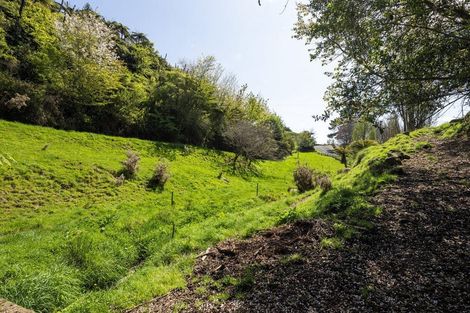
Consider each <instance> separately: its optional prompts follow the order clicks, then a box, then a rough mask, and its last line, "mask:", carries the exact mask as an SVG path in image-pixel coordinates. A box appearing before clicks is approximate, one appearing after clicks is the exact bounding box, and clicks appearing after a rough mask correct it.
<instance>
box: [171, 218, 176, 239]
mask: <svg viewBox="0 0 470 313" xmlns="http://www.w3.org/2000/svg"><path fill="white" fill-rule="evenodd" d="M171 224H172V225H173V230H172V231H171V239H173V238H175V232H176V225H175V222H171Z"/></svg>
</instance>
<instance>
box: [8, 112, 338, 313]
mask: <svg viewBox="0 0 470 313" xmlns="http://www.w3.org/2000/svg"><path fill="white" fill-rule="evenodd" d="M128 150H132V151H135V152H137V153H138V154H139V156H140V157H141V164H140V171H139V173H138V175H137V177H136V178H135V179H134V180H131V181H126V182H125V183H124V185H122V186H117V185H116V179H115V176H116V173H117V172H118V171H119V170H120V168H121V161H123V160H124V159H125V157H126V155H125V153H126V151H128ZM230 156H231V155H230V154H227V153H220V152H217V151H212V150H204V149H200V148H195V147H189V146H186V147H185V146H176V145H168V144H164V143H155V142H149V141H144V140H138V139H128V138H118V137H109V136H102V135H96V134H90V133H79V132H66V131H58V130H54V129H49V128H42V127H36V126H28V125H23V124H19V123H11V122H5V121H0V297H3V298H7V299H8V300H10V301H13V302H16V303H18V304H20V305H23V306H25V307H28V308H33V309H35V310H37V311H38V312H53V311H58V310H65V311H68V312H106V311H119V310H122V309H125V308H129V307H131V306H133V305H135V304H138V303H140V302H142V301H145V300H148V299H150V298H152V297H153V296H156V295H160V294H163V293H165V292H167V291H169V290H170V289H172V288H175V287H180V286H183V285H184V276H185V274H187V273H188V272H189V271H190V270H191V265H192V263H193V260H194V256H195V255H197V254H198V253H200V252H201V251H203V250H204V249H205V248H207V247H208V246H210V245H212V244H214V243H216V242H218V241H220V240H223V239H225V238H228V237H233V236H246V235H249V234H251V233H253V232H254V231H256V230H259V229H262V228H267V227H270V226H273V225H274V224H276V223H278V222H279V220H281V219H283V217H285V216H286V212H290V211H289V210H292V208H291V207H292V206H293V205H295V203H296V202H297V201H299V200H301V199H302V198H303V197H305V195H296V194H290V193H289V192H288V188H289V187H291V186H293V181H292V172H293V170H294V168H295V166H296V164H297V162H301V163H308V164H309V165H310V166H311V167H314V168H317V169H319V170H321V171H324V172H328V173H336V171H337V170H338V169H340V168H341V167H342V166H341V164H340V163H339V162H338V161H336V160H334V159H332V158H329V157H325V156H321V155H318V154H315V153H301V154H300V155H295V156H293V157H290V158H288V159H286V160H284V161H279V162H271V161H270V162H262V163H260V164H258V165H257V166H258V169H257V173H256V174H253V173H251V174H244V175H240V174H237V175H233V174H230V167H229V166H228V165H227V160H228V159H229V158H230ZM297 158H299V160H298V159H297ZM159 161H164V162H167V163H168V164H169V168H170V172H171V179H170V180H169V182H168V183H167V185H166V186H165V190H164V191H161V192H159V191H153V190H151V189H148V188H147V187H146V186H147V182H148V180H149V179H150V177H151V175H152V171H153V169H154V167H155V164H156V163H157V162H159ZM221 172H223V175H222V177H221V178H219V176H220V175H219V174H220V173H221ZM257 184H259V196H258V197H256V186H257ZM171 192H174V196H175V205H174V206H173V207H172V205H171V200H170V199H171Z"/></svg>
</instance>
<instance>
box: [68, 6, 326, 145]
mask: <svg viewBox="0 0 470 313" xmlns="http://www.w3.org/2000/svg"><path fill="white" fill-rule="evenodd" d="M69 2H70V4H71V5H77V7H82V6H83V5H84V4H85V3H86V2H89V3H90V4H91V6H92V7H93V8H94V9H97V10H98V11H99V12H100V13H101V14H102V15H104V16H105V17H106V18H107V19H111V20H116V21H119V22H121V23H123V24H125V25H127V26H129V27H130V28H131V29H132V30H133V31H138V32H142V33H145V34H146V35H147V36H148V37H149V38H150V39H151V40H152V41H153V42H154V43H155V47H156V48H157V50H158V51H159V52H160V53H161V54H162V55H163V56H164V55H167V58H168V60H169V61H170V62H172V63H177V62H178V61H180V60H181V59H189V60H192V59H196V58H198V57H200V56H203V55H213V56H215V57H216V58H217V60H218V61H219V62H220V63H221V64H222V65H223V66H224V68H225V69H226V70H227V72H230V73H233V74H235V75H236V76H237V77H238V80H239V83H240V84H243V83H246V84H248V86H249V89H250V90H252V91H253V92H254V93H259V94H261V95H262V96H263V97H264V98H267V99H269V106H270V108H271V109H272V110H273V111H275V112H276V113H277V114H279V115H280V116H281V117H282V119H283V120H284V122H285V123H286V124H287V126H289V127H290V128H292V129H293V130H295V131H301V130H310V129H314V130H315V133H316V135H317V136H316V137H317V138H318V140H319V141H326V134H327V133H328V127H327V124H325V123H315V122H314V120H313V118H312V115H314V114H319V113H321V112H322V111H323V109H324V106H325V104H324V101H323V94H324V92H325V90H326V87H327V86H328V84H329V82H330V81H329V78H328V77H326V76H325V75H324V74H323V73H324V72H325V70H326V69H325V68H322V66H321V64H320V63H319V62H318V61H315V62H310V58H309V53H308V47H306V46H305V44H304V43H303V42H302V41H299V40H297V39H293V38H292V36H293V31H292V28H293V25H294V22H295V21H296V8H295V1H292V0H291V1H290V3H289V5H288V7H287V8H286V11H285V12H284V13H283V14H280V12H281V11H282V9H283V8H284V4H285V0H263V1H262V6H261V7H259V6H258V3H257V0H171V1H168V0H134V1H129V0H101V1H98V0H89V1H85V0H69Z"/></svg>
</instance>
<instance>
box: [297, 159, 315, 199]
mask: <svg viewBox="0 0 470 313" xmlns="http://www.w3.org/2000/svg"><path fill="white" fill-rule="evenodd" d="M294 181H295V184H296V185H297V189H298V190H299V192H301V193H302V192H306V191H308V190H312V189H314V188H315V182H314V180H313V170H312V169H311V168H309V167H308V166H306V165H301V166H299V167H297V168H296V169H295V171H294Z"/></svg>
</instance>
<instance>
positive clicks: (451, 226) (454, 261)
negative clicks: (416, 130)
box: [131, 140, 470, 313]
mask: <svg viewBox="0 0 470 313" xmlns="http://www.w3.org/2000/svg"><path fill="white" fill-rule="evenodd" d="M432 144H433V147H432V148H430V149H427V150H423V151H421V152H419V153H417V154H415V155H413V156H412V157H411V159H409V160H405V161H404V162H403V169H404V174H403V175H402V176H401V177H400V178H399V179H398V181H396V182H395V183H393V184H390V185H388V186H386V187H385V188H384V189H382V190H381V191H380V192H379V193H378V194H377V195H376V196H375V197H374V198H373V199H372V200H371V201H372V202H373V203H375V204H377V205H379V206H380V207H382V208H383V214H381V215H380V216H379V217H377V218H375V219H374V220H373V223H374V226H375V227H374V228H373V229H372V230H369V231H364V232H363V233H362V234H361V235H360V236H357V237H355V238H354V239H351V240H350V241H349V242H347V244H346V245H345V247H344V248H342V249H336V250H334V249H324V248H322V247H321V244H320V242H321V239H322V238H324V237H325V236H331V235H332V234H333V233H334V231H333V229H332V226H331V224H330V223H329V222H326V221H322V220H312V221H301V222H297V223H294V224H292V225H286V226H282V227H278V228H276V229H273V230H269V231H265V232H263V233H260V234H258V235H256V236H255V237H253V238H250V239H248V240H244V241H239V240H229V241H226V242H224V243H221V244H220V245H218V246H216V247H214V248H211V249H208V251H206V253H204V254H202V255H200V256H199V258H198V261H197V263H196V266H195V268H194V273H193V277H192V278H190V279H189V280H188V287H187V288H186V289H184V290H176V291H174V292H172V293H170V294H168V295H166V296H163V297H160V298H156V299H154V300H153V301H151V302H149V303H147V304H144V305H142V306H140V307H138V308H136V309H134V310H132V311H131V312H135V313H139V312H174V311H178V312H179V311H184V312H470V214H469V213H470V212H469V210H470V159H469V156H470V142H469V141H468V140H459V141H457V140H456V141H447V142H440V141H437V140H432ZM228 276H229V277H237V278H241V280H240V279H239V280H238V281H237V283H236V284H233V283H230V279H227V277H228ZM205 277H211V278H212V279H213V280H215V281H217V283H215V284H214V283H210V280H207V279H204V278H205ZM224 277H225V278H224Z"/></svg>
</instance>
